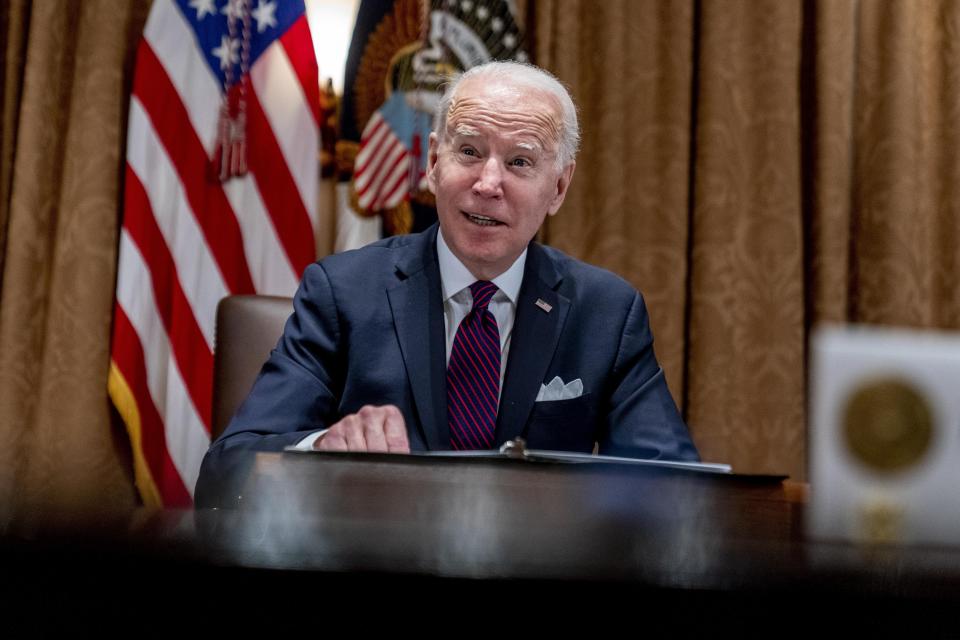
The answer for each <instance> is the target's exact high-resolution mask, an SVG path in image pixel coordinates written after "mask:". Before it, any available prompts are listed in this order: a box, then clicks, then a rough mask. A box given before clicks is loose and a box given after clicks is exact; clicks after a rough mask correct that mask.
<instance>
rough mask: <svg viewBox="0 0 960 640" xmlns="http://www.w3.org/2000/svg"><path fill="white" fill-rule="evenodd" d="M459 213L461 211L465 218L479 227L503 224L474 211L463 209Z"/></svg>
mask: <svg viewBox="0 0 960 640" xmlns="http://www.w3.org/2000/svg"><path fill="white" fill-rule="evenodd" d="M461 213H463V215H464V216H465V217H466V218H467V220H469V221H470V222H472V223H473V224H475V225H478V226H481V227H495V226H497V225H501V224H503V223H502V222H500V221H499V220H494V219H493V218H490V217H487V216H481V215H479V214H475V213H467V212H466V211H463V212H461Z"/></svg>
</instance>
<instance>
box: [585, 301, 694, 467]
mask: <svg viewBox="0 0 960 640" xmlns="http://www.w3.org/2000/svg"><path fill="white" fill-rule="evenodd" d="M612 387H613V390H612V392H611V395H610V406H609V409H608V411H607V418H606V420H607V423H606V428H605V429H604V432H603V435H602V437H601V439H600V443H599V444H600V453H602V454H607V455H622V456H631V457H639V458H647V459H662V460H682V461H691V462H695V461H698V460H699V459H700V457H699V455H698V453H697V449H696V447H695V446H694V444H693V441H692V440H691V439H690V433H689V431H688V430H687V425H686V424H685V423H684V422H683V418H681V417H680V412H679V411H678V410H677V405H676V403H675V402H674V400H673V397H672V396H671V395H670V390H669V389H668V388H667V382H666V377H665V376H664V373H663V369H661V368H660V365H659V364H658V363H657V359H656V356H655V355H654V352H653V335H652V333H651V332H650V323H649V318H648V316H647V308H646V305H645V304H644V302H643V298H642V297H641V295H640V294H639V293H634V297H633V301H632V303H631V305H630V309H629V311H628V313H627V317H626V320H625V322H624V325H623V331H622V333H621V336H620V344H619V346H618V347H617V355H616V360H615V363H614V367H613V371H612Z"/></svg>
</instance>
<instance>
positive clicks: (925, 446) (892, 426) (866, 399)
mask: <svg viewBox="0 0 960 640" xmlns="http://www.w3.org/2000/svg"><path fill="white" fill-rule="evenodd" d="M841 425H842V432H843V440H844V442H845V444H846V447H847V451H848V452H849V453H850V455H851V456H852V457H853V458H854V459H855V460H857V461H858V462H860V463H861V464H863V465H864V466H866V467H867V468H868V469H870V470H872V471H875V472H879V473H893V472H899V471H903V470H906V469H909V468H910V467H913V466H914V465H916V464H918V463H919V462H920V461H921V460H922V459H923V458H924V456H926V454H927V452H928V451H929V450H930V447H931V442H932V440H933V435H934V432H933V416H932V411H931V409H930V404H929V402H928V401H927V398H926V396H925V395H924V394H923V393H922V392H921V391H918V390H917V389H916V387H914V386H913V385H912V384H911V383H909V382H907V381H906V380H903V379H901V378H886V379H876V380H871V381H867V382H865V383H863V384H861V385H860V386H859V387H858V388H856V390H854V392H853V393H851V394H850V396H849V399H848V401H847V403H846V407H845V408H844V410H843V420H842V423H841Z"/></svg>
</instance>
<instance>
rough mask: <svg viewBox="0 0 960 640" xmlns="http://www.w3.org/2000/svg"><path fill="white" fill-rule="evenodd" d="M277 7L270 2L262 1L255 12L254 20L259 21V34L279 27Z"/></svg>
mask: <svg viewBox="0 0 960 640" xmlns="http://www.w3.org/2000/svg"><path fill="white" fill-rule="evenodd" d="M276 13H277V5H276V3H274V2H270V0H266V2H264V0H260V2H259V3H258V4H257V8H256V9H254V10H253V13H252V15H253V19H254V20H256V21H257V33H263V32H264V31H266V30H267V28H268V27H275V26H277V16H276Z"/></svg>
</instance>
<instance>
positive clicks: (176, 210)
mask: <svg viewBox="0 0 960 640" xmlns="http://www.w3.org/2000/svg"><path fill="white" fill-rule="evenodd" d="M244 70H248V71H249V73H248V74H247V75H246V76H245V77H246V78H247V82H246V83H241V82H240V80H241V77H242V76H244V74H243V73H242V72H243V71H244ZM241 87H244V93H243V95H244V99H245V104H246V107H245V118H246V126H245V131H246V138H245V140H246V148H247V153H246V165H247V166H246V168H247V172H246V173H245V174H243V175H240V176H236V177H232V178H231V179H228V180H226V181H223V182H221V181H220V179H218V175H217V166H218V163H217V161H216V160H215V159H216V158H217V157H218V156H219V146H218V132H220V133H222V129H220V125H219V123H220V120H219V118H220V110H221V105H222V104H224V94H225V90H226V91H228V92H230V94H231V95H233V97H234V98H236V93H237V92H238V91H240V88H241ZM318 122H319V85H318V75H317V65H316V59H315V55H314V49H313V44H312V41H311V37H310V30H309V28H308V26H307V21H306V16H305V15H304V5H303V2H302V1H301V0H229V2H227V1H225V0H155V2H154V3H153V7H152V9H151V11H150V16H149V18H148V20H147V24H146V27H145V29H144V34H143V39H142V40H141V42H140V46H139V49H138V52H137V62H136V70H135V74H134V86H133V94H132V96H131V100H130V114H129V128H128V140H127V162H126V182H125V192H124V210H123V216H124V219H123V226H122V229H121V236H120V260H119V266H118V276H117V291H116V304H115V307H114V327H113V344H112V350H111V362H110V374H109V392H110V397H111V398H112V400H113V402H114V404H115V405H116V407H117V409H118V411H119V413H120V415H121V417H122V418H123V420H124V422H125V423H126V426H127V431H128V433H129V435H130V439H131V445H132V449H133V455H134V467H135V475H136V482H137V487H138V489H139V490H140V493H141V495H142V497H143V499H144V502H145V503H146V504H148V505H156V506H159V505H165V506H185V505H189V504H191V502H192V495H193V488H194V485H195V483H196V479H197V474H198V472H199V469H200V461H201V460H202V458H203V455H204V453H205V452H206V450H207V447H208V446H209V444H210V425H211V406H212V402H211V394H212V388H213V340H214V321H215V315H216V307H217V303H218V302H219V301H220V299H221V298H223V297H224V296H227V295H230V294H242V293H267V294H274V295H287V296H290V295H293V293H294V291H295V290H296V287H297V283H298V281H299V278H300V275H301V274H302V272H303V270H304V269H305V268H306V266H307V265H308V264H310V262H312V261H313V260H314V259H315V258H316V241H315V238H316V235H315V234H316V230H317V228H318V213H317V186H318V185H317V181H318V179H319V171H318V164H317V162H318V160H317V152H318V149H319V126H318Z"/></svg>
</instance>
